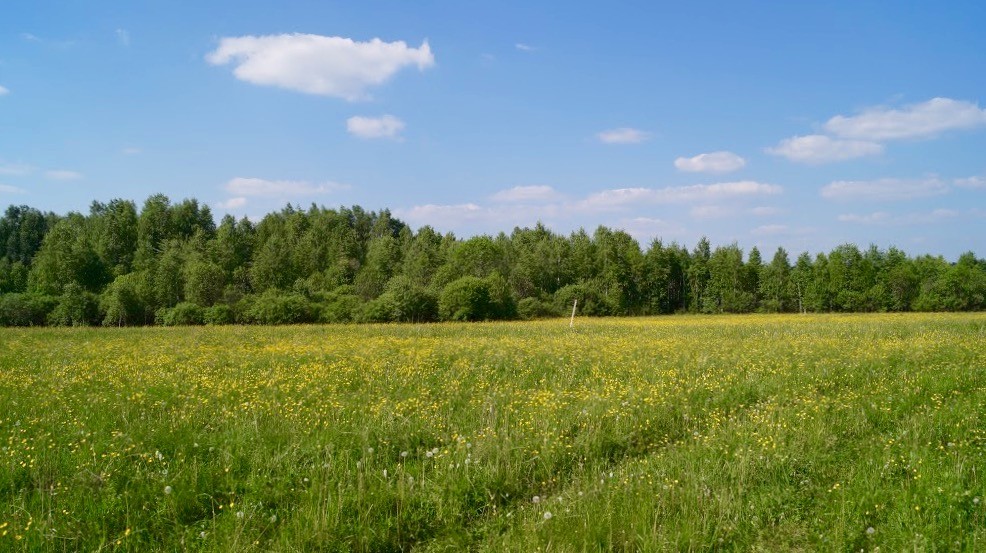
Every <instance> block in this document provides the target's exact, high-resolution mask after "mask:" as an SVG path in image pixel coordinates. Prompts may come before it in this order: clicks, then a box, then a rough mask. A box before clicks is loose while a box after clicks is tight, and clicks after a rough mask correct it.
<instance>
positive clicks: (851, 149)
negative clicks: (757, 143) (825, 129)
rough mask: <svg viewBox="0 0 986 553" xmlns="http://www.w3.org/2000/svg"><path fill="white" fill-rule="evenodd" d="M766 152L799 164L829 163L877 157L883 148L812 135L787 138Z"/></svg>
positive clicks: (873, 144)
mask: <svg viewBox="0 0 986 553" xmlns="http://www.w3.org/2000/svg"><path fill="white" fill-rule="evenodd" d="M766 151H767V153H768V154H772V155H775V156H782V157H786V158H787V159H789V160H791V161H796V162H799V163H827V162H831V161H845V160H848V159H855V158H858V157H864V156H871V155H877V154H880V153H882V152H883V146H882V145H881V144H877V143H875V142H867V141H865V140H838V139H834V138H830V137H828V136H825V135H822V134H810V135H807V136H794V137H791V138H785V139H784V140H781V141H780V142H779V143H778V144H777V146H774V147H772V148H767V149H766Z"/></svg>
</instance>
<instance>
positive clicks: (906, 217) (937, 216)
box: [837, 209, 961, 225]
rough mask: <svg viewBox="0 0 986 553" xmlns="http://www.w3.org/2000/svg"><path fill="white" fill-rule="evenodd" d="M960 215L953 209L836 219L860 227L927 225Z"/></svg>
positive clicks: (851, 215) (874, 213)
mask: <svg viewBox="0 0 986 553" xmlns="http://www.w3.org/2000/svg"><path fill="white" fill-rule="evenodd" d="M959 216H961V213H960V212H958V211H955V210H953V209H934V210H932V211H929V212H922V213H904V214H899V215H893V214H890V213H887V212H886V211H875V212H873V213H867V214H862V215H857V214H855V213H848V214H844V215H839V216H838V217H837V219H838V220H839V222H842V223H856V224H861V225H927V224H933V223H939V222H941V221H945V220H948V219H955V218H956V217H959Z"/></svg>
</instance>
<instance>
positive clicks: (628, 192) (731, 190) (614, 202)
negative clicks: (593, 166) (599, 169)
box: [580, 181, 782, 210]
mask: <svg viewBox="0 0 986 553" xmlns="http://www.w3.org/2000/svg"><path fill="white" fill-rule="evenodd" d="M781 190H782V188H781V187H780V186H777V185H774V184H764V183H760V182H756V181H737V182H721V183H716V184H694V185H691V186H668V187H665V188H617V189H612V190H603V191H601V192H597V193H595V194H591V195H590V196H588V197H587V198H586V199H584V200H582V201H581V202H580V207H582V208H584V209H590V210H594V209H613V208H620V207H625V206H629V205H634V204H639V203H676V202H701V201H716V200H721V199H725V198H737V197H744V196H762V195H773V194H779V193H780V192H781Z"/></svg>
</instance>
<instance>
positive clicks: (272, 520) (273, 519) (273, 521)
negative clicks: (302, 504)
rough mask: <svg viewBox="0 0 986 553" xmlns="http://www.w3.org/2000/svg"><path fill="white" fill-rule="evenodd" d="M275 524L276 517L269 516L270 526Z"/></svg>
mask: <svg viewBox="0 0 986 553" xmlns="http://www.w3.org/2000/svg"><path fill="white" fill-rule="evenodd" d="M275 522H277V515H271V516H270V523H271V524H274V523H275Z"/></svg>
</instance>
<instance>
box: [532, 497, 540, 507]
mask: <svg viewBox="0 0 986 553" xmlns="http://www.w3.org/2000/svg"><path fill="white" fill-rule="evenodd" d="M531 501H532V502H533V503H534V504H535V505H537V504H538V503H541V496H539V495H535V496H534V497H533V498H531Z"/></svg>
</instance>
